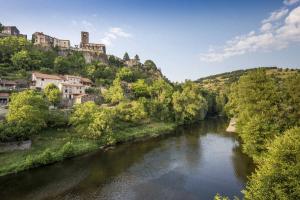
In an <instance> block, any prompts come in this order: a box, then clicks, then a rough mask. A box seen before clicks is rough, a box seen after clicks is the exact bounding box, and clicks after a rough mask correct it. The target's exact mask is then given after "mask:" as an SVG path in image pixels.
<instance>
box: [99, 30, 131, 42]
mask: <svg viewBox="0 0 300 200" xmlns="http://www.w3.org/2000/svg"><path fill="white" fill-rule="evenodd" d="M129 37H131V34H129V33H126V32H125V31H123V29H121V28H119V27H112V28H110V29H109V31H108V32H106V33H105V36H104V38H102V40H101V42H102V43H103V44H105V45H107V46H110V45H111V44H112V42H113V41H114V40H116V39H118V38H129Z"/></svg>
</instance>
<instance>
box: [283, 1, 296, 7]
mask: <svg viewBox="0 0 300 200" xmlns="http://www.w3.org/2000/svg"><path fill="white" fill-rule="evenodd" d="M298 2H299V0H284V1H283V3H284V4H285V5H287V6H291V5H294V4H296V3H298Z"/></svg>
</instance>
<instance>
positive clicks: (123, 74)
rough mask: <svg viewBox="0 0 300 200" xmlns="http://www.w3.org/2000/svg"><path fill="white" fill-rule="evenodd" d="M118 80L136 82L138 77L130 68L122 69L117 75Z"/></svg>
mask: <svg viewBox="0 0 300 200" xmlns="http://www.w3.org/2000/svg"><path fill="white" fill-rule="evenodd" d="M116 78H117V79H120V80H121V81H126V82H134V81H135V78H136V77H135V75H134V73H133V71H132V70H131V69H130V68H128V67H122V68H121V69H120V70H119V71H118V73H117V74H116Z"/></svg>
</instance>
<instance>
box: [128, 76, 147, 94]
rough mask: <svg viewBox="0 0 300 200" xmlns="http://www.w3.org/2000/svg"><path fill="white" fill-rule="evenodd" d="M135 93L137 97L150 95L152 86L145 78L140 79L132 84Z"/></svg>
mask: <svg viewBox="0 0 300 200" xmlns="http://www.w3.org/2000/svg"><path fill="white" fill-rule="evenodd" d="M131 88H132V91H133V94H134V96H135V97H136V98H139V97H150V91H149V90H150V87H149V85H148V84H147V83H146V82H145V80H144V79H139V80H137V81H136V82H134V83H133V84H132V86H131Z"/></svg>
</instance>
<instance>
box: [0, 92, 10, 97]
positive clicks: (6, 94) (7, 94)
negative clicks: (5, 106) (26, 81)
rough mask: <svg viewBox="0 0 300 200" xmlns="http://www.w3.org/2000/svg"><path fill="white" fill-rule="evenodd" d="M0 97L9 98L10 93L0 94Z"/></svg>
mask: <svg viewBox="0 0 300 200" xmlns="http://www.w3.org/2000/svg"><path fill="white" fill-rule="evenodd" d="M0 97H9V93H0Z"/></svg>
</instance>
